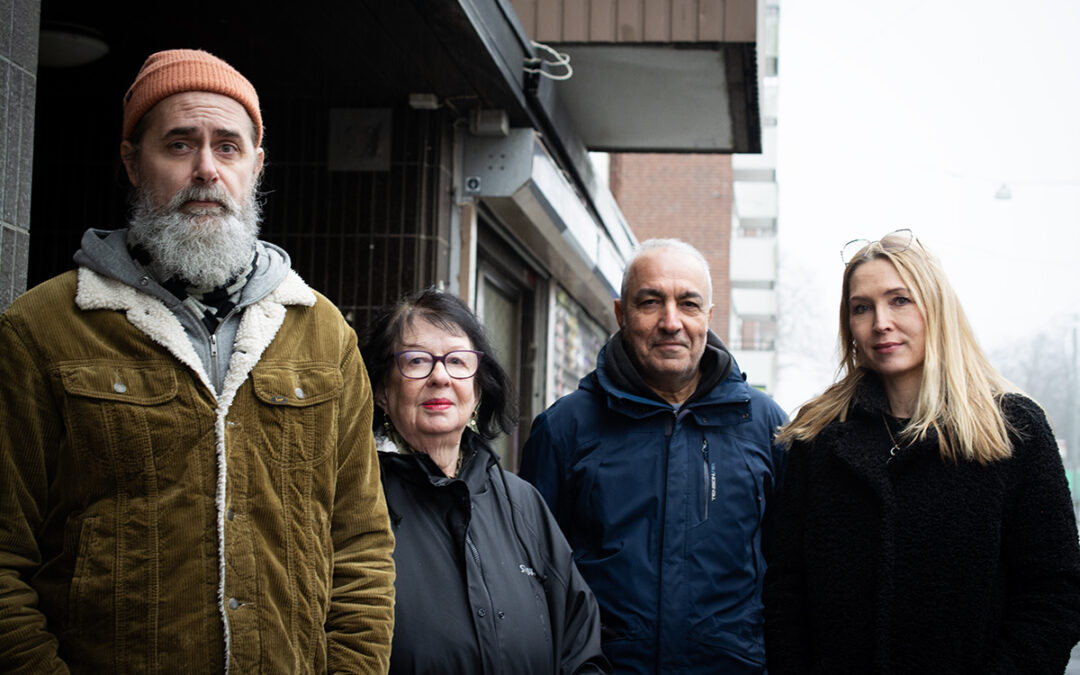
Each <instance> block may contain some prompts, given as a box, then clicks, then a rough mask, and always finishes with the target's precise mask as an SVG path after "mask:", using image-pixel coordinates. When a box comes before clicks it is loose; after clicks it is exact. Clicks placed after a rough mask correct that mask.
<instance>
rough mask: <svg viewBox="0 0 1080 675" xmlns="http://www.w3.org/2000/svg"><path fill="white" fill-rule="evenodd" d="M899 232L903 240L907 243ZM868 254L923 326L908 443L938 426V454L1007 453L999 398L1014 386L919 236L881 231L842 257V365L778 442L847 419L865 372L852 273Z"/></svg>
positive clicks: (905, 434) (993, 456)
mask: <svg viewBox="0 0 1080 675" xmlns="http://www.w3.org/2000/svg"><path fill="white" fill-rule="evenodd" d="M906 241H907V240H906V239H904V243H906ZM870 260H888V261H889V262H890V263H892V265H893V267H895V268H896V271H897V273H898V274H899V275H900V278H901V279H902V280H903V281H904V284H905V285H906V286H907V288H908V291H909V292H910V293H911V296H912V300H914V302H915V306H916V307H917V308H918V310H919V313H920V314H922V317H923V322H924V325H925V339H926V347H925V354H926V355H925V357H924V361H923V371H922V383H921V385H920V387H919V396H918V399H917V400H916V403H915V412H914V414H913V415H912V417H911V420H910V421H909V422H908V424H907V426H905V427H904V429H903V431H902V432H901V438H902V439H904V440H906V441H908V442H912V441H915V440H922V439H925V438H926V436H927V434H928V433H929V432H930V430H931V429H933V430H934V431H935V432H937V437H938V448H939V450H940V452H941V457H942V458H943V459H945V460H949V461H952V462H959V461H960V460H961V459H965V460H969V461H970V460H974V461H976V462H978V463H980V464H988V463H990V462H994V461H997V460H1000V459H1005V458H1007V457H1009V456H1010V455H1011V454H1012V444H1011V442H1010V441H1009V437H1008V431H1009V426H1008V422H1007V421H1006V420H1005V418H1004V416H1003V415H1002V413H1001V408H1000V405H999V400H998V399H999V398H1000V397H1001V395H1002V394H1005V393H1007V392H1015V391H1017V389H1016V387H1015V386H1014V385H1013V384H1012V383H1010V382H1009V381H1008V380H1006V379H1005V378H1004V377H1002V376H1001V375H1000V374H998V372H997V370H995V369H994V367H993V366H992V365H990V361H989V360H988V359H987V358H986V355H985V354H984V353H983V351H982V349H981V348H980V347H979V345H978V343H977V342H976V341H975V336H974V334H973V333H972V331H971V325H970V324H969V323H968V320H967V316H966V315H965V314H964V310H963V308H962V307H961V306H960V300H959V298H957V296H956V291H954V290H953V287H952V285H951V284H949V281H948V279H947V278H946V277H945V272H944V271H943V270H942V268H941V264H940V263H939V262H938V261H937V259H936V258H935V257H934V256H933V254H931V253H930V252H929V251H928V250H926V249H925V248H924V247H923V246H922V244H920V243H919V241H918V240H917V239H911V241H910V245H907V246H906V247H904V246H903V243H900V244H898V243H897V242H896V240H894V239H890V237H889V236H886V237H884V238H883V239H882V240H881V241H875V242H871V243H869V244H867V245H866V246H865V247H863V249H862V250H860V251H859V252H858V253H857V254H856V255H855V256H854V257H852V259H851V260H850V261H849V262H848V263H847V266H846V267H845V268H844V281H843V285H842V291H841V295H840V356H841V358H840V367H839V370H838V379H837V382H836V383H835V384H833V385H832V386H831V387H829V388H828V389H827V390H825V393H823V394H822V395H821V396H818V397H817V398H815V399H813V400H812V401H810V402H809V403H807V404H806V405H804V406H803V407H802V409H800V410H799V413H798V415H796V417H795V419H794V420H792V421H791V422H790V423H788V424H786V425H784V426H783V427H781V428H780V431H779V432H778V433H777V441H780V442H784V443H790V442H791V441H811V440H813V439H814V438H815V437H816V436H817V435H818V433H820V432H821V430H822V429H824V428H825V426H826V425H828V424H829V423H830V422H832V421H834V420H838V421H841V422H842V421H844V420H846V419H847V414H848V409H849V407H850V405H851V400H852V398H853V397H854V395H855V392H856V390H857V388H858V386H859V383H860V382H861V381H862V379H863V378H864V377H866V375H867V373H869V372H871V371H869V370H868V369H867V368H866V367H865V366H862V365H860V364H859V357H858V352H857V350H856V349H855V339H854V336H853V335H852V333H851V323H850V321H849V313H850V310H849V307H848V296H849V295H850V291H851V275H852V273H853V272H854V271H855V270H856V269H857V268H858V267H859V266H860V265H862V264H863V263H865V262H867V261H870Z"/></svg>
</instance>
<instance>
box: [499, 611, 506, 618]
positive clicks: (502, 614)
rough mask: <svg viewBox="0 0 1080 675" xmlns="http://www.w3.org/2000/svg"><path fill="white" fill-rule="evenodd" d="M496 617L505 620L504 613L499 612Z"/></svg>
mask: <svg viewBox="0 0 1080 675" xmlns="http://www.w3.org/2000/svg"><path fill="white" fill-rule="evenodd" d="M498 616H499V618H500V619H505V618H506V613H505V612H499V614H498Z"/></svg>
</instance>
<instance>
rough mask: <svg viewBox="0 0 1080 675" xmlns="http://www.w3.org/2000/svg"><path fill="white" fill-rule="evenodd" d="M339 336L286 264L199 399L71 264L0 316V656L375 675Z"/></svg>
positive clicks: (125, 668) (91, 665)
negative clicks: (219, 383)
mask: <svg viewBox="0 0 1080 675" xmlns="http://www.w3.org/2000/svg"><path fill="white" fill-rule="evenodd" d="M371 406H372V396H371V389H370V385H369V383H368V379H367V374H366V372H365V369H364V366H363V363H362V362H361V358H360V355H359V352H358V351H357V348H356V337H355V335H354V333H353V331H352V329H351V328H349V326H348V325H347V324H346V323H345V321H344V320H343V319H342V317H341V315H340V313H339V312H338V311H337V309H336V308H335V307H334V306H333V305H332V304H331V303H330V302H329V301H327V300H326V299H325V298H324V297H322V296H320V295H318V294H316V293H315V292H314V291H312V290H311V289H310V288H308V287H307V285H305V284H304V283H303V281H301V280H300V278H299V277H298V276H296V275H295V273H292V272H290V273H289V276H288V278H287V279H286V280H285V281H284V282H282V283H281V284H280V285H279V286H278V288H277V289H276V290H274V291H273V292H272V293H271V294H270V295H269V296H267V297H266V298H264V299H263V300H261V301H259V302H257V303H255V304H253V305H251V306H250V307H248V308H247V309H246V310H245V311H244V314H243V316H242V319H241V323H240V327H239V330H238V333H237V337H236V341H235V343H234V351H233V355H232V359H231V361H230V367H229V371H228V374H227V375H226V377H225V382H224V386H223V389H222V393H221V394H220V395H215V393H214V389H213V387H211V386H210V385H209V380H208V379H207V376H206V373H205V372H204V369H203V367H202V364H201V362H200V361H199V359H198V357H197V356H196V355H195V352H194V350H193V349H192V347H191V345H190V343H189V342H188V340H187V337H186V336H185V334H184V331H183V329H182V327H181V326H180V324H179V322H178V321H177V320H176V318H175V316H173V315H172V314H171V313H170V311H169V310H168V309H167V308H166V307H165V305H163V304H162V303H161V302H160V301H158V300H157V299H155V298H153V297H151V296H149V295H147V294H145V293H141V292H139V291H138V290H136V289H135V288H132V287H130V286H127V285H124V284H122V283H120V282H118V281H115V280H112V279H108V278H106V277H104V276H101V275H98V274H96V273H94V272H92V271H91V270H89V269H86V268H81V269H80V270H78V271H77V272H75V271H73V272H69V273H66V274H64V275H61V276H59V277H57V278H55V279H53V280H51V281H49V282H46V283H45V284H42V285H41V286H38V287H37V288H35V289H33V290H31V291H29V292H28V293H26V294H24V295H23V296H22V297H20V298H19V299H18V300H16V301H15V303H14V304H13V305H12V306H11V307H10V308H9V309H8V310H7V311H6V312H5V313H4V314H3V315H2V316H0V671H3V672H34V673H45V672H65V671H66V670H67V669H70V670H71V671H74V672H113V673H135V672H140V673H141V672H200V673H202V672H206V673H210V672H221V671H225V670H231V671H232V672H243V673H256V672H258V673H309V672H311V673H319V672H358V673H360V672H363V673H375V672H385V671H386V669H387V667H388V659H389V652H390V638H391V632H392V628H393V605H394V586H393V583H394V567H393V561H392V559H391V552H392V549H393V535H392V534H391V531H390V527H389V522H388V519H387V515H386V504H385V501H384V499H383V493H382V490H381V488H380V483H379V474H378V471H379V465H378V461H377V459H376V454H375V450H374V445H373V442H372V438H371V410H372V408H371Z"/></svg>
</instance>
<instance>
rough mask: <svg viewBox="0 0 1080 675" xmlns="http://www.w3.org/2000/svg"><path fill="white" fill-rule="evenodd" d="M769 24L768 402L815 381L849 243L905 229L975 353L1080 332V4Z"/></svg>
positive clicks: (990, 4)
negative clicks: (773, 314)
mask: <svg viewBox="0 0 1080 675" xmlns="http://www.w3.org/2000/svg"><path fill="white" fill-rule="evenodd" d="M780 12H781V13H780V79H779V83H780V84H779V145H778V150H779V151H778V181H779V186H780V218H779V223H780V225H779V227H780V260H781V267H780V275H781V280H780V288H781V313H782V317H783V318H782V319H781V343H780V366H781V371H780V379H779V386H778V388H777V391H776V398H777V400H778V401H779V402H780V404H781V405H782V406H784V408H785V409H787V410H789V411H792V410H794V409H795V408H796V407H797V406H798V405H799V404H800V403H802V402H803V401H805V400H806V399H808V398H810V397H811V396H813V395H815V394H816V393H818V392H820V391H821V390H822V389H824V387H825V386H827V385H828V384H829V383H831V382H832V379H833V376H834V374H835V367H836V355H835V337H836V321H837V318H836V317H837V307H838V303H839V294H840V277H841V274H842V271H843V265H842V263H841V262H840V256H839V250H840V248H841V246H842V245H843V244H844V243H845V242H846V241H848V240H850V239H854V238H859V237H867V238H870V239H877V238H879V237H880V236H881V235H882V234H885V233H886V232H889V231H892V230H895V229H897V228H901V227H909V228H911V229H912V230H913V231H914V232H915V234H916V236H918V238H919V240H920V241H921V242H922V243H923V244H924V245H926V246H927V247H928V248H930V249H931V250H932V251H934V252H935V253H936V254H937V255H938V257H939V258H940V259H941V260H942V262H943V264H944V267H945V270H946V272H947V273H948V276H949V277H950V279H951V281H952V283H953V285H954V286H955V287H956V289H957V292H958V293H959V295H960V299H961V301H962V303H963V304H964V307H965V309H966V310H967V313H968V317H969V318H970V319H971V321H972V324H973V325H974V328H975V332H976V335H977V336H978V338H979V340H980V342H981V343H982V345H983V347H984V348H985V349H986V350H987V351H988V352H993V351H995V350H1000V349H1002V348H1003V347H1005V346H1007V345H1010V344H1013V343H1014V342H1015V341H1017V340H1023V339H1025V337H1027V336H1033V335H1035V334H1038V333H1039V332H1041V331H1045V330H1058V331H1059V332H1061V328H1060V327H1061V326H1062V325H1069V324H1070V322H1072V321H1080V1H1078V0H1027V1H1025V2H1016V0H1008V1H1006V0H916V1H914V2H908V3H895V2H884V1H883V0H782V4H781V9H780ZM1003 185H1004V186H1007V190H1008V191H1009V192H1010V193H1011V199H1008V200H1002V199H996V198H995V194H996V193H998V191H999V189H1001V187H1002V186H1003ZM1074 316H1077V317H1078V318H1077V319H1075V320H1074V319H1072V318H1071V317H1074ZM1063 339H1064V338H1063Z"/></svg>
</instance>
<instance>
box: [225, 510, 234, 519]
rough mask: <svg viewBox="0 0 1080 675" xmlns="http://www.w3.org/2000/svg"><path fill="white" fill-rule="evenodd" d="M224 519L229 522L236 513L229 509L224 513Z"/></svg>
mask: <svg viewBox="0 0 1080 675" xmlns="http://www.w3.org/2000/svg"><path fill="white" fill-rule="evenodd" d="M225 517H226V518H228V519H229V520H232V519H233V518H235V517H236V511H233V510H232V509H229V510H228V511H226V512H225Z"/></svg>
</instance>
